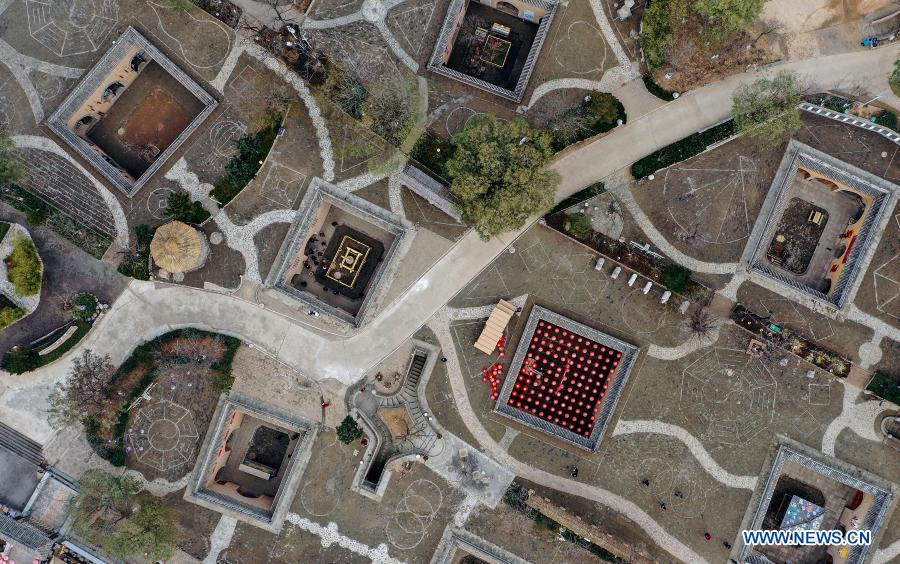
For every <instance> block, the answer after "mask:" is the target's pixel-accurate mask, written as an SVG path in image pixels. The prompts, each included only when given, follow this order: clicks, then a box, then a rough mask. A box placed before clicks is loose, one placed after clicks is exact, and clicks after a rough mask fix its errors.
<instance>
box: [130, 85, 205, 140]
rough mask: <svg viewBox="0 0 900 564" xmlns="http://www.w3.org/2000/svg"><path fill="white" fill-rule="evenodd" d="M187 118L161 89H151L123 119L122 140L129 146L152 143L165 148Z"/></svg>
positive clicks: (175, 101) (183, 125) (180, 130)
mask: <svg viewBox="0 0 900 564" xmlns="http://www.w3.org/2000/svg"><path fill="white" fill-rule="evenodd" d="M190 121H191V115H190V114H188V112H187V110H186V109H185V108H184V106H182V105H181V104H179V103H178V101H177V100H175V98H173V97H172V96H170V95H169V94H168V93H167V92H166V91H165V90H163V89H162V88H154V89H152V90H151V91H150V92H149V93H148V94H147V97H146V98H144V101H143V102H142V103H141V104H140V105H139V106H138V107H136V108H135V109H134V111H133V112H131V114H129V115H128V117H127V118H126V119H125V122H124V123H123V124H122V128H121V130H120V131H121V137H122V140H123V141H124V142H125V143H127V144H129V145H137V146H145V145H153V146H155V147H157V148H158V149H159V150H160V151H165V150H166V148H168V146H169V145H171V144H172V141H174V140H175V138H176V137H178V135H179V134H180V133H181V132H182V130H184V128H185V127H186V126H187V124H188V123H190Z"/></svg>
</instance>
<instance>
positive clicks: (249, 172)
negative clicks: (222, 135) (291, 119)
mask: <svg viewBox="0 0 900 564" xmlns="http://www.w3.org/2000/svg"><path fill="white" fill-rule="evenodd" d="M283 119H284V114H283V113H281V112H274V113H272V114H271V115H269V116H268V117H267V123H266V126H265V127H263V128H262V129H260V130H259V131H257V132H256V133H250V134H247V135H244V136H242V137H241V138H240V139H238V140H236V141H235V142H234V146H235V147H237V150H238V154H237V155H235V156H234V157H232V159H231V160H230V161H228V164H226V165H225V172H226V174H225V176H224V177H222V178H220V179H219V180H218V181H217V182H216V183H215V184H214V185H213V189H212V191H211V192H210V195H211V196H212V197H213V198H215V199H216V201H218V202H219V203H220V204H221V205H223V206H224V205H225V204H227V203H228V202H230V201H231V200H233V199H234V198H235V196H237V195H238V194H240V192H241V190H243V189H244V187H245V186H247V184H249V183H250V181H251V180H253V178H254V177H255V176H256V173H258V172H259V169H260V168H262V163H264V162H265V160H266V157H267V156H268V155H269V150H271V149H272V145H274V144H275V138H276V137H277V136H278V130H279V129H280V128H281V122H282V120H283Z"/></svg>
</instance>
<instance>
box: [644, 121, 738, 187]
mask: <svg viewBox="0 0 900 564" xmlns="http://www.w3.org/2000/svg"><path fill="white" fill-rule="evenodd" d="M735 131H736V129H735V125H734V120H732V119H730V120H728V121H726V122H723V123H720V124H719V125H716V126H713V127H710V128H709V129H706V130H704V131H698V132H697V133H694V134H691V135H688V136H687V137H685V138H684V139H681V140H680V141H676V142H674V143H672V144H671V145H668V146H666V147H663V148H662V149H660V150H658V151H656V152H654V153H650V154H649V155H647V156H646V157H644V158H643V159H641V160H639V161H637V162H636V163H634V164H633V165H631V173H632V174H633V175H634V177H635V178H638V179H640V178H646V177H648V176H650V175H651V174H653V173H655V172H656V171H658V170H660V169H663V168H666V167H667V166H672V165H673V164H675V163H680V162H681V161H685V160H687V159H689V158H691V157H694V156H696V155H699V154H700V153H702V152H703V151H705V150H706V148H707V147H709V146H710V145H712V144H714V143H718V142H719V141H722V140H724V139H728V138H729V137H731V136H732V135H734V134H735Z"/></svg>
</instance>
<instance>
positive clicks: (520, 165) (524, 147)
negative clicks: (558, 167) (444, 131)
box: [445, 115, 559, 240]
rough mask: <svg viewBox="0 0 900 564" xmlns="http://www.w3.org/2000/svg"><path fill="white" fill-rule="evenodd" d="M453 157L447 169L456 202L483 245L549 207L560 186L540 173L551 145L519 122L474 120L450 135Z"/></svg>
mask: <svg viewBox="0 0 900 564" xmlns="http://www.w3.org/2000/svg"><path fill="white" fill-rule="evenodd" d="M451 143H452V145H453V147H454V151H453V156H452V157H451V158H450V159H449V160H448V161H447V163H446V166H445V170H446V173H447V176H448V177H449V178H450V181H451V184H450V188H451V190H452V191H453V193H454V194H456V196H457V197H459V199H460V205H459V207H460V211H461V212H462V216H463V219H464V220H465V221H466V222H467V223H468V224H470V225H472V226H473V227H474V228H475V230H476V231H478V233H479V234H480V235H481V238H482V239H484V240H487V239H490V238H491V237H493V236H495V235H499V234H500V233H504V232H506V231H511V230H514V229H518V228H520V227H522V226H523V225H524V224H525V221H526V220H527V219H528V217H530V216H531V215H533V214H536V213H540V212H543V211H545V210H547V209H549V208H550V207H551V206H552V205H553V195H554V194H555V192H556V187H557V185H558V184H559V176H558V175H557V174H556V173H553V172H549V171H546V170H544V167H545V166H546V165H547V164H548V163H549V162H550V159H551V158H552V157H553V140H552V137H551V136H550V135H549V134H548V133H547V132H545V131H542V130H539V129H535V128H533V127H531V126H530V125H528V123H526V122H525V120H523V119H517V120H515V121H512V122H504V121H500V120H498V119H497V118H495V117H494V116H491V115H481V116H477V117H475V118H473V119H472V120H471V121H469V123H468V124H467V125H466V127H465V128H463V130H462V131H460V132H459V133H457V134H456V135H454V136H453V139H452V140H451Z"/></svg>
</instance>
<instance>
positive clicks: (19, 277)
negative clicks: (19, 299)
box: [4, 237, 44, 296]
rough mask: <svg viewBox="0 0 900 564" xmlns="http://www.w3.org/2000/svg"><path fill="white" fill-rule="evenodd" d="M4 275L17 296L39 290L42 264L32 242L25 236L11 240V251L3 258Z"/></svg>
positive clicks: (35, 293) (31, 293) (32, 294)
mask: <svg viewBox="0 0 900 564" xmlns="http://www.w3.org/2000/svg"><path fill="white" fill-rule="evenodd" d="M4 262H5V263H6V276H7V278H8V279H9V281H10V282H12V284H13V286H14V287H15V289H16V295H18V296H36V295H37V294H39V293H40V292H41V278H42V277H43V270H44V268H43V266H42V265H41V259H40V258H38V253H37V249H36V248H35V246H34V242H33V241H32V240H31V239H29V238H27V237H19V238H17V239H16V240H15V241H13V251H12V253H10V255H9V256H8V257H6V258H5V259H4Z"/></svg>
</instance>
